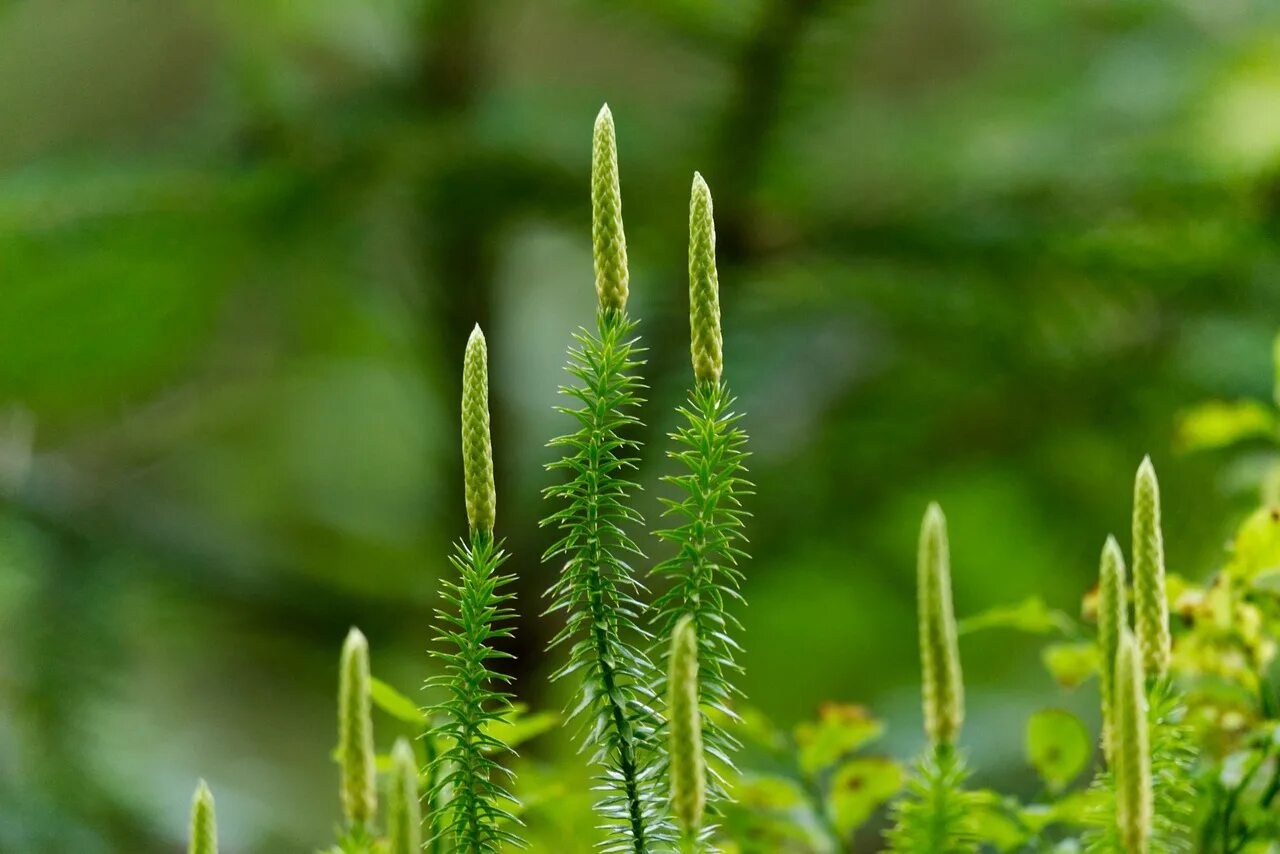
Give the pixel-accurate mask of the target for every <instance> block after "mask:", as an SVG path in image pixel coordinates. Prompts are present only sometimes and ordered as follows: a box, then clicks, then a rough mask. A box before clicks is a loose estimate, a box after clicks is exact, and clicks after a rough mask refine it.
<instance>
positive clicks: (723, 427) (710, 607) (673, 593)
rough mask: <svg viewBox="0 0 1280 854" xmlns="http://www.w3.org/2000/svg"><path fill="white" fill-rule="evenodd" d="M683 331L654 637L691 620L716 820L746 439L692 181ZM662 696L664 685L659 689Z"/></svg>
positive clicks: (734, 672) (707, 218)
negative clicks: (684, 387)
mask: <svg viewBox="0 0 1280 854" xmlns="http://www.w3.org/2000/svg"><path fill="white" fill-rule="evenodd" d="M689 328H690V339H691V342H692V354H693V384H692V388H691V389H690V390H689V395H688V399H687V400H686V401H685V403H684V405H683V406H680V407H679V408H678V410H677V411H678V412H679V414H680V416H681V417H682V421H683V423H682V424H681V425H680V426H679V427H677V429H676V431H675V432H674V433H672V434H671V437H670V438H671V440H672V441H673V442H674V444H675V448H674V449H673V450H671V451H669V452H668V456H670V457H671V458H673V459H675V460H678V461H679V463H680V464H681V473H680V474H677V475H674V476H670V477H666V478H664V481H665V482H666V483H668V484H670V485H672V486H674V487H675V488H676V490H677V492H678V494H679V497H678V498H677V499H675V500H673V499H669V498H663V499H662V502H663V504H664V506H665V508H666V511H665V513H664V517H670V518H673V519H675V520H676V522H677V523H676V524H675V526H674V527H672V528H668V529H665V530H660V531H657V532H656V534H657V536H658V538H659V539H661V540H663V541H664V542H665V543H668V544H670V545H671V546H674V548H675V552H674V554H673V555H672V556H671V557H670V558H668V559H667V560H664V561H663V562H662V563H660V564H658V566H656V567H655V568H654V573H655V574H657V575H659V576H663V577H665V578H666V579H668V580H669V581H670V582H671V583H670V586H669V587H668V588H667V590H666V591H665V592H664V593H663V594H662V595H661V596H660V597H659V598H658V600H657V601H656V602H655V603H654V605H655V607H654V609H653V610H654V623H653V625H654V629H655V634H656V635H657V636H658V637H663V638H665V637H667V636H669V635H670V634H671V632H672V631H673V630H674V627H675V625H676V622H677V621H678V620H680V619H681V618H682V617H683V616H685V615H689V616H690V617H691V618H692V620H693V626H694V628H695V630H696V634H697V638H698V657H699V659H700V662H701V666H700V677H699V680H698V692H699V693H698V696H699V702H700V704H701V708H702V712H703V720H702V730H703V736H704V740H705V746H706V747H705V750H706V754H707V759H708V761H707V765H708V769H709V772H710V775H709V776H710V785H709V787H708V793H707V800H708V805H709V807H710V809H711V811H712V812H713V813H715V812H717V811H718V808H719V806H720V805H721V804H722V803H723V801H724V798H725V789H726V786H725V778H726V776H727V774H728V773H729V772H731V771H732V769H733V755H734V753H735V752H736V751H737V749H738V747H739V745H738V742H737V740H736V739H735V738H734V737H733V735H731V734H730V732H729V731H728V730H727V729H726V728H725V727H724V726H722V721H723V720H725V719H729V720H733V719H734V718H735V717H736V715H735V713H734V711H733V708H732V701H733V699H734V697H735V695H740V694H741V692H740V691H739V689H738V688H737V686H736V685H735V681H736V680H737V678H738V676H739V674H740V673H741V667H740V666H739V665H738V663H737V661H736V656H737V654H738V652H739V650H740V647H739V643H738V637H739V636H740V634H741V630H742V626H741V623H740V622H739V621H738V618H737V617H736V616H734V614H733V608H734V606H738V605H741V604H742V596H741V594H740V593H739V592H738V591H739V587H740V585H741V582H742V572H741V569H740V568H739V565H740V562H741V561H743V560H745V559H746V557H747V555H746V553H745V552H744V551H743V546H744V544H745V542H746V537H745V535H744V522H745V520H746V516H747V514H746V512H745V511H744V510H743V509H742V499H743V497H744V496H747V495H750V494H751V491H752V485H751V483H750V482H749V481H747V479H746V467H745V465H744V462H745V460H746V457H747V452H746V450H745V448H746V443H747V435H746V433H745V432H744V431H743V430H742V429H741V428H740V427H739V426H738V425H739V423H740V420H741V416H740V415H739V413H737V412H735V411H734V408H733V407H734V405H735V399H734V397H733V394H732V393H731V392H730V391H729V386H728V383H727V382H726V380H725V379H724V357H723V349H722V346H721V334H720V288H719V281H718V277H717V274H716V257H715V223H714V221H713V219H712V209H711V192H710V190H709V189H708V188H707V184H706V182H705V181H703V180H702V176H700V175H695V176H694V179H693V191H692V196H691V199H690V204H689ZM658 691H659V693H661V691H662V688H661V685H659V686H658Z"/></svg>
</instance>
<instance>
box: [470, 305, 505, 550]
mask: <svg viewBox="0 0 1280 854" xmlns="http://www.w3.org/2000/svg"><path fill="white" fill-rule="evenodd" d="M462 469H463V482H464V484H465V487H466V502H467V523H468V524H469V525H470V526H471V531H472V533H483V534H489V535H492V534H493V526H494V522H495V518H496V515H497V506H498V496H497V491H496V490H495V489H494V485H493V444H492V441H491V439H490V435H489V354H488V347H487V344H486V342H485V338H484V333H483V332H481V331H480V325H479V324H476V327H475V329H473V330H471V337H470V338H468V339H467V350H466V354H465V356H464V357H463V362H462Z"/></svg>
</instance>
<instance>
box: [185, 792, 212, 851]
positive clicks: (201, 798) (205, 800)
mask: <svg viewBox="0 0 1280 854" xmlns="http://www.w3.org/2000/svg"><path fill="white" fill-rule="evenodd" d="M187 852H188V854H218V824H217V820H216V818H215V816H214V812H213V792H211V791H209V787H208V786H207V785H206V784H205V782H204V780H201V781H200V784H199V785H198V786H196V794H195V797H193V798H192V799H191V836H190V838H189V840H188V842H187Z"/></svg>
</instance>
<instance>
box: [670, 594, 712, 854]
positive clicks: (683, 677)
mask: <svg viewBox="0 0 1280 854" xmlns="http://www.w3.org/2000/svg"><path fill="white" fill-rule="evenodd" d="M667 692H668V694H667V715H668V727H669V729H670V750H671V807H672V811H673V812H674V813H675V816H676V820H677V821H678V822H679V824H680V830H681V832H682V834H683V835H684V838H685V839H686V840H688V841H692V840H696V839H697V837H698V832H699V831H700V830H701V828H702V811H703V809H704V807H705V806H706V800H707V772H706V765H705V763H704V761H703V757H702V711H701V709H699V707H698V637H697V634H696V632H695V630H694V626H693V618H692V617H690V616H687V615H686V616H685V617H683V618H681V620H680V622H678V623H677V624H676V627H675V631H674V632H672V634H671V670H670V675H669V676H668V679H667Z"/></svg>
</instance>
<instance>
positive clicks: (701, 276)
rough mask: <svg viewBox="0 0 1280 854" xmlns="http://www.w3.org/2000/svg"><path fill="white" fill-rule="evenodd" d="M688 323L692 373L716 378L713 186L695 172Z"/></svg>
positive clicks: (719, 345)
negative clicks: (711, 188)
mask: <svg viewBox="0 0 1280 854" xmlns="http://www.w3.org/2000/svg"><path fill="white" fill-rule="evenodd" d="M689 325H690V333H691V335H690V346H691V349H692V352H693V375H694V377H695V378H696V379H697V381H698V382H700V383H701V382H717V381H718V380H719V379H720V374H721V371H722V370H723V369H724V353H723V351H724V344H723V339H722V338H721V333H720V282H719V278H718V275H717V273H716V224H715V219H714V217H713V214H712V207H711V190H710V189H709V188H708V187H707V182H706V181H704V180H702V175H700V174H699V173H697V172H695V173H694V174H693V191H692V194H691V196H690V198H689Z"/></svg>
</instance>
